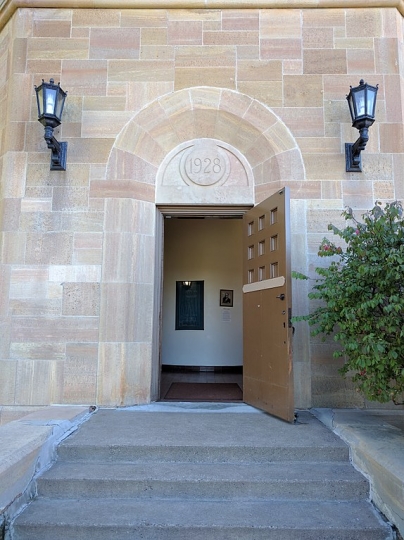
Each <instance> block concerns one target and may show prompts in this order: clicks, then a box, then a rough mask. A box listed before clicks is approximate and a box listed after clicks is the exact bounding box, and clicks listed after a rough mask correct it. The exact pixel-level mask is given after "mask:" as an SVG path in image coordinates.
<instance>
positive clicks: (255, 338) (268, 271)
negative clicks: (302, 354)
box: [243, 188, 294, 422]
mask: <svg viewBox="0 0 404 540" xmlns="http://www.w3.org/2000/svg"><path fill="white" fill-rule="evenodd" d="M289 221H290V218H289V190H288V188H284V189H282V190H280V191H279V192H278V193H275V194H274V195H272V197H269V199H266V200H265V201H263V202H262V203H260V204H258V205H257V206H255V207H254V208H252V209H251V210H249V211H248V212H247V213H246V214H245V215H244V218H243V246H244V254H243V259H244V263H243V283H244V286H243V293H244V294H243V310H244V311H243V328H244V363H243V366H244V367H243V396H244V401H245V402H246V403H248V404H250V405H253V406H254V407H257V408H259V409H262V410H264V411H266V412H268V413H270V414H272V415H274V416H277V417H279V418H282V419H283V420H286V421H288V422H293V421H294V400H293V370H292V367H293V366H292V348H291V337H292V327H291V323H290V318H291V314H292V303H291V283H290V223H289Z"/></svg>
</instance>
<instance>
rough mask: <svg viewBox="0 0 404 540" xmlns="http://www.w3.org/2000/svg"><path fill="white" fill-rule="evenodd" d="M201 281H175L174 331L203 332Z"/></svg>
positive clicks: (202, 283)
mask: <svg viewBox="0 0 404 540" xmlns="http://www.w3.org/2000/svg"><path fill="white" fill-rule="evenodd" d="M203 285H204V282H203V281H177V283H176V306H175V329H176V330H203V329H204V310H203V289H204V287H203Z"/></svg>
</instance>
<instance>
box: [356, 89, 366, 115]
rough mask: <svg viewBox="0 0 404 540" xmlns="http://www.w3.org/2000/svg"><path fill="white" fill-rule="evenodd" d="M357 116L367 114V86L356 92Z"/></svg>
mask: <svg viewBox="0 0 404 540" xmlns="http://www.w3.org/2000/svg"><path fill="white" fill-rule="evenodd" d="M354 101H355V106H356V111H355V117H356V118H357V117H358V116H363V115H365V114H366V100H365V88H363V89H361V90H358V91H357V92H355V98H354Z"/></svg>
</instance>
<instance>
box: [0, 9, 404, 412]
mask: <svg viewBox="0 0 404 540" xmlns="http://www.w3.org/2000/svg"><path fill="white" fill-rule="evenodd" d="M126 4H127V6H126ZM126 4H125V5H123V3H122V2H117V1H116V0H105V1H102V0H94V1H92V2H87V1H85V0H75V1H73V0H72V1H70V0H54V1H46V0H26V1H25V2H19V1H17V0H5V1H4V2H3V3H2V5H1V7H0V24H1V26H0V29H1V30H0V31H1V33H0V88H1V93H0V136H1V137H0V144H1V147H0V175H1V176H0V177H1V185H0V195H1V196H0V199H1V203H0V217H1V221H0V225H1V237H0V238H1V250H0V256H1V268H0V336H1V338H0V404H1V406H3V407H10V408H11V407H16V406H20V407H34V406H42V405H47V404H98V405H102V406H127V405H134V404H139V403H147V402H149V401H153V400H155V399H158V397H159V372H160V343H161V324H160V323H161V316H160V313H161V304H162V300H161V297H162V290H163V287H164V283H163V279H162V265H163V262H162V261H163V229H164V217H165V216H167V214H168V213H169V214H170V215H176V213H177V214H178V213H179V212H180V210H179V209H180V207H182V206H185V207H186V208H187V209H188V210H187V211H189V213H190V215H191V216H192V215H195V212H196V210H195V209H196V208H197V209H198V212H199V214H200V213H201V212H202V213H203V212H205V213H206V215H207V216H212V213H213V214H214V213H215V212H216V213H218V214H220V215H222V214H223V215H226V214H228V215H230V216H233V217H235V216H239V215H241V214H242V213H243V211H244V210H245V209H246V208H247V207H251V206H253V205H255V204H256V203H258V202H260V201H262V200H264V199H265V198H267V197H268V196H270V195H271V194H273V193H274V192H276V191H278V190H279V189H281V188H282V187H283V186H287V187H289V189H290V196H291V228H292V245H291V249H292V267H293V269H295V270H299V271H302V272H305V273H310V272H312V271H313V268H314V267H315V266H316V265H317V264H318V261H317V249H318V245H319V243H320V241H321V240H322V238H323V237H324V236H325V235H327V225H328V223H329V222H333V223H335V224H338V223H340V222H341V211H342V210H343V208H344V207H345V206H347V205H348V206H351V207H352V208H353V209H354V211H355V212H356V213H357V214H359V215H360V214H361V213H362V212H364V211H366V210H367V209H369V208H370V207H371V206H372V205H373V203H374V201H375V200H380V201H391V200H394V199H404V180H403V167H404V145H403V124H404V113H403V105H404V98H403V95H404V85H403V74H404V63H403V15H404V2H403V1H402V0H400V1H395V0H380V1H376V0H375V1H373V0H366V1H363V2H362V1H360V0H356V1H355V0H296V1H295V2H293V7H288V4H291V3H290V2H281V1H279V0H278V1H277V0H268V1H266V2H263V1H259V0H250V1H248V2H247V1H245V2H244V1H236V0H227V1H224V0H222V1H220V0H217V1H213V0H212V1H209V0H206V1H202V0H188V1H187V0H181V1H173V0H171V1H170V0H161V1H159V2H157V1H146V0H144V1H141V0H131V1H130V2H127V3H126ZM50 78H53V79H54V80H55V81H56V82H58V81H60V83H61V86H62V88H63V89H64V90H66V91H67V92H68V97H67V101H66V105H65V111H64V116H63V122H62V125H61V126H60V128H59V129H58V130H56V131H57V137H58V138H59V139H60V140H63V141H67V142H68V154H67V170H66V171H65V172H62V171H50V170H49V151H48V149H47V147H46V143H45V141H44V139H43V128H42V126H41V125H40V124H39V123H38V121H37V110H36V99H35V91H34V85H39V84H40V83H41V80H42V79H45V80H49V79H50ZM360 79H365V81H367V82H368V83H369V84H373V85H375V84H379V92H378V101H377V112H376V122H375V124H374V125H373V126H372V128H371V129H370V140H369V143H368V145H367V147H366V151H365V153H364V154H363V172H362V173H347V172H345V157H344V143H345V142H354V141H355V140H356V138H357V136H358V133H357V131H356V130H354V129H353V128H352V127H351V121H350V116H349V111H348V107H347V102H346V94H347V93H348V92H349V87H350V86H356V85H357V84H358V83H359V80H360ZM198 145H199V146H198ZM198 147H201V148H205V150H206V148H208V149H210V150H211V151H212V152H216V151H218V152H221V155H226V156H227V157H226V158H224V159H226V160H227V161H226V163H228V167H229V170H231V171H232V174H231V175H230V176H229V178H230V179H229V180H227V182H226V183H223V184H220V182H219V183H218V184H217V185H216V184H215V186H213V187H209V186H201V185H186V184H185V183H184V181H183V179H181V178H180V175H178V171H180V169H181V159H182V155H183V153H184V151H186V150H187V149H189V148H198ZM218 148H219V150H217V149H218ZM213 155H214V154H213ZM226 178H227V177H226ZM201 209H202V210H201ZM293 309H294V313H296V314H298V313H304V312H306V310H307V309H308V301H307V289H306V288H305V287H304V286H302V285H301V284H299V285H298V286H297V285H296V284H294V290H293ZM332 351H333V345H332V344H330V343H322V342H320V341H318V340H314V339H312V338H310V337H309V332H308V329H307V328H306V327H305V326H304V325H303V324H301V325H299V326H298V327H297V329H296V334H295V337H294V353H293V354H294V356H293V362H294V376H295V403H296V406H298V407H309V406H369V404H366V403H364V402H363V399H362V398H361V397H360V396H359V395H358V394H356V393H355V392H354V391H353V389H352V388H351V386H350V384H349V381H345V380H343V379H342V378H341V377H340V375H339V374H338V373H337V369H338V367H339V365H340V364H339V363H338V362H337V361H336V360H333V359H332Z"/></svg>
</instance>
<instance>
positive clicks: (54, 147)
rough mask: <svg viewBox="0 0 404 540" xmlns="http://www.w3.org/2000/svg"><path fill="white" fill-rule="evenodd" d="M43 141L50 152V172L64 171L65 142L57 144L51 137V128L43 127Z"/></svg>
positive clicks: (52, 136)
mask: <svg viewBox="0 0 404 540" xmlns="http://www.w3.org/2000/svg"><path fill="white" fill-rule="evenodd" d="M44 139H45V141H46V144H47V145H48V148H49V149H50V150H51V161H50V170H51V171H65V170H66V156H67V142H59V141H58V140H57V139H56V138H55V137H54V135H53V128H52V127H51V126H45V134H44Z"/></svg>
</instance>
